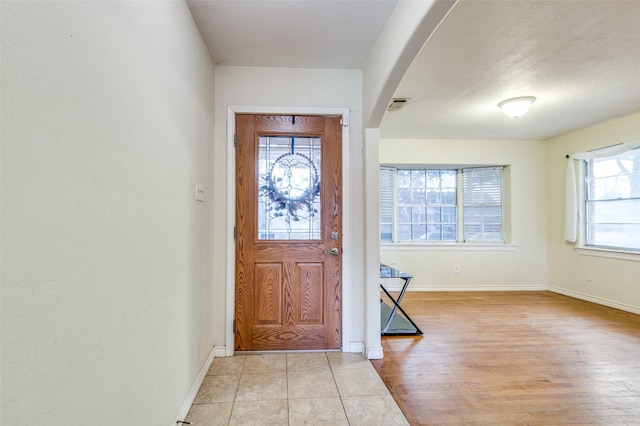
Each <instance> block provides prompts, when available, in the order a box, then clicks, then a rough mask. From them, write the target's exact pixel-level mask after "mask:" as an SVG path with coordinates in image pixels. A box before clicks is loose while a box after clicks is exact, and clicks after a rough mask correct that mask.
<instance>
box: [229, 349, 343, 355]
mask: <svg viewBox="0 0 640 426" xmlns="http://www.w3.org/2000/svg"><path fill="white" fill-rule="evenodd" d="M324 352H342V349H300V350H274V351H234V352H233V355H271V354H305V353H324Z"/></svg>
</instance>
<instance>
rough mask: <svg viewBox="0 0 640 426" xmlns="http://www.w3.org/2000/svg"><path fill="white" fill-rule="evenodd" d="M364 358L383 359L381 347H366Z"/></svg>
mask: <svg viewBox="0 0 640 426" xmlns="http://www.w3.org/2000/svg"><path fill="white" fill-rule="evenodd" d="M364 356H365V358H367V359H382V358H383V357H384V354H383V350H382V346H376V347H369V346H367V347H366V348H365V353H364Z"/></svg>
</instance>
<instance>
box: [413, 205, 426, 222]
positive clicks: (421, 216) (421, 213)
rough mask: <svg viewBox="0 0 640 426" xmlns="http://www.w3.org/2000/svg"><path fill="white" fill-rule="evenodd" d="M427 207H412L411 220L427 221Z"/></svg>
mask: <svg viewBox="0 0 640 426" xmlns="http://www.w3.org/2000/svg"><path fill="white" fill-rule="evenodd" d="M425 212H426V208H424V207H413V208H412V209H411V221H412V222H413V223H425V222H426V221H427V215H426V213H425Z"/></svg>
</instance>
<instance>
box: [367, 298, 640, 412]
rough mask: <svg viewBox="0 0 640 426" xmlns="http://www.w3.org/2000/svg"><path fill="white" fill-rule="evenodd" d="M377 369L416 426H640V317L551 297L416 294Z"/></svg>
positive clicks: (406, 305) (408, 301)
mask: <svg viewBox="0 0 640 426" xmlns="http://www.w3.org/2000/svg"><path fill="white" fill-rule="evenodd" d="M402 307H403V308H404V309H405V310H406V311H407V312H408V313H409V315H411V317H412V319H413V320H414V321H415V322H416V323H417V324H418V326H419V327H420V328H421V329H422V331H423V332H424V336H422V337H413V336H411V337H408V336H402V337H387V336H385V337H383V338H382V345H383V348H384V359H382V360H375V361H372V363H373V365H374V367H375V368H376V370H377V371H378V373H379V374H380V376H381V377H382V379H383V380H384V382H385V384H386V385H387V387H388V388H389V390H390V392H391V394H392V395H393V397H394V398H395V399H396V401H397V402H398V405H399V406H400V408H401V409H402V411H403V412H404V414H405V416H406V417H407V419H408V420H409V422H410V423H411V424H412V425H428V424H456V425H463V424H464V425H561V424H562V425H565V424H576V425H578V424H579V425H587V424H597V425H640V316H639V315H635V314H631V313H628V312H623V311H619V310H616V309H612V308H607V307H604V306H600V305H596V304H593V303H589V302H585V301H581V300H577V299H573V298H570V297H566V296H562V295H559V294H555V293H551V292H545V291H540V292H409V293H407V294H406V295H405V297H404V300H403V302H402Z"/></svg>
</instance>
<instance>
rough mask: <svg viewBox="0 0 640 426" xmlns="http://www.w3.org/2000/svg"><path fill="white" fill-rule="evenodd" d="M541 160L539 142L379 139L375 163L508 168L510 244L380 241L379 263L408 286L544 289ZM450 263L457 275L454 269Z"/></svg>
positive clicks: (543, 150)
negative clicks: (409, 277)
mask: <svg viewBox="0 0 640 426" xmlns="http://www.w3.org/2000/svg"><path fill="white" fill-rule="evenodd" d="M545 159H546V145H545V143H544V142H540V141H483V140H406V139H405V140H402V139H400V140H396V139H383V140H381V142H380V163H381V164H409V165H411V164H413V165H437V164H448V165H459V166H464V165H505V166H508V168H507V169H506V172H505V176H506V183H505V192H506V200H507V213H508V214H507V215H506V216H507V217H506V218H505V221H506V222H507V224H506V227H507V230H508V234H509V235H510V236H509V237H508V241H507V242H508V243H509V244H510V245H511V246H510V247H507V248H506V250H504V251H496V250H492V249H491V248H486V247H475V250H469V248H470V247H472V246H465V247H460V248H452V247H442V246H440V247H426V248H424V249H421V248H419V247H415V246H411V247H409V246H407V245H404V246H400V247H390V246H385V245H383V246H382V247H381V249H380V257H381V261H382V262H384V263H387V264H391V265H393V266H395V267H397V268H399V269H402V270H405V271H407V272H410V273H411V274H413V275H414V279H413V281H412V285H411V287H412V288H413V289H422V290H500V289H502V290H505V289H521V290H525V289H544V288H546V285H547V275H546V270H547V253H546V250H547V249H546V240H545V238H546V215H545V211H546V195H545V190H546V181H545V179H546V178H545V176H546V165H545ZM499 248H500V249H504V248H505V247H499ZM456 264H457V265H460V268H461V272H460V273H454V265H456Z"/></svg>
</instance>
